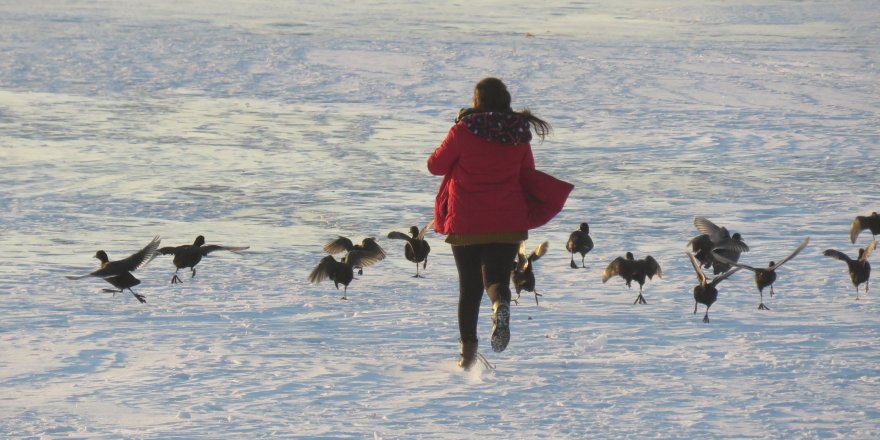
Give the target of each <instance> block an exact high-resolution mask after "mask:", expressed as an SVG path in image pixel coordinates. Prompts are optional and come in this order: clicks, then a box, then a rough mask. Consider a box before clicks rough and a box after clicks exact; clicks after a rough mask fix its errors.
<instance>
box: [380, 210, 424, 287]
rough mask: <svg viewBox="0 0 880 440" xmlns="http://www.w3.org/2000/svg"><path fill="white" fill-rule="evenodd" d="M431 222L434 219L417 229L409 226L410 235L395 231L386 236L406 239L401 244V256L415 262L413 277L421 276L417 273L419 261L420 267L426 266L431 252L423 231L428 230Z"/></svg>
mask: <svg viewBox="0 0 880 440" xmlns="http://www.w3.org/2000/svg"><path fill="white" fill-rule="evenodd" d="M433 224H434V220H431V221H430V222H428V224H427V225H426V226H425V227H424V228H422V229H421V230H419V227H418V226H410V228H409V233H410V235H411V236H410V235H406V234H404V233H403V232H397V231H393V232H389V233H388V238H391V239H396V240H405V241H406V244H405V245H404V246H403V256H404V257H405V258H406V259H407V260H409V261H412V262H413V263H416V274H415V275H413V277H414V278H422V276H421V275H419V263H422V269H425V268H426V267H428V254H430V253H431V245H430V244H428V242H427V240H425V233H426V232H428V229H429V228H430V227H431V225H433Z"/></svg>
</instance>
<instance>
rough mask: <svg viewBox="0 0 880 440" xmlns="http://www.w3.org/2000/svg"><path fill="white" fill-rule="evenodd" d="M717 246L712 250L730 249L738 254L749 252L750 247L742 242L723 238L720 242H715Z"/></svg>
mask: <svg viewBox="0 0 880 440" xmlns="http://www.w3.org/2000/svg"><path fill="white" fill-rule="evenodd" d="M714 244H715V246H714V247H713V248H712V250H713V251H714V250H716V249H728V250H732V251H736V252H748V251H749V245H747V244H746V242H744V241H742V240H737V239H735V238H722V239H721V240H720V241H716V242H714Z"/></svg>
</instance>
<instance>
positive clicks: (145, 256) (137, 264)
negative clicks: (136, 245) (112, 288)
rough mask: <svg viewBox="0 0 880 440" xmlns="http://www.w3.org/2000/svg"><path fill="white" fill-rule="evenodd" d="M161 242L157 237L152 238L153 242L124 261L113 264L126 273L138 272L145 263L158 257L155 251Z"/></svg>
mask: <svg viewBox="0 0 880 440" xmlns="http://www.w3.org/2000/svg"><path fill="white" fill-rule="evenodd" d="M161 241H162V239H160V238H159V236H158V235H157V236H155V237H153V240H152V241H150V242H149V243H148V244H147V245H146V246H144V248H143V249H141V250H140V251H138V252H137V253H134V254H132V255H130V256H129V257H127V258H125V259H122V260H119V261H117V262H116V263H115V264H116V265H118V266H119V267H120V268H122V269H124V270H126V271H128V272H132V271H135V270H138V269H140V268H141V267H144V266H146V265H147V263H149V262H150V261H152V260H153V258H156V255H158V252H157V251H158V249H159V243H160V242H161ZM114 275H119V274H114Z"/></svg>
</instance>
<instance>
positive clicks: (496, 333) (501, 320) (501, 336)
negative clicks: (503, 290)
mask: <svg viewBox="0 0 880 440" xmlns="http://www.w3.org/2000/svg"><path fill="white" fill-rule="evenodd" d="M535 298H536V299H537V297H535ZM509 342H510V301H504V300H500V301H496V302H495V304H493V305H492V350H494V351H495V352H497V353H500V352H502V351H504V349H505V348H507V344H508V343H509Z"/></svg>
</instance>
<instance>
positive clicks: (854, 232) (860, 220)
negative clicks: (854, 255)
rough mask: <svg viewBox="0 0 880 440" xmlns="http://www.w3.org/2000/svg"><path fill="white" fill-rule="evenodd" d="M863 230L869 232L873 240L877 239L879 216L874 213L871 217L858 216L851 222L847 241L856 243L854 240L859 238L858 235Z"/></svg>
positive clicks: (879, 232)
mask: <svg viewBox="0 0 880 440" xmlns="http://www.w3.org/2000/svg"><path fill="white" fill-rule="evenodd" d="M865 229H869V230H871V234H873V235H874V239H877V234H880V214H877V213H876V212H873V213H871V215H868V216H864V215H858V216H856V218H855V219H854V220H853V222H852V225H850V227H849V239H850V240H851V241H852V242H853V244H855V243H856V238H858V237H859V234H860V233H861V232H862V231H864V230H865Z"/></svg>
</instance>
